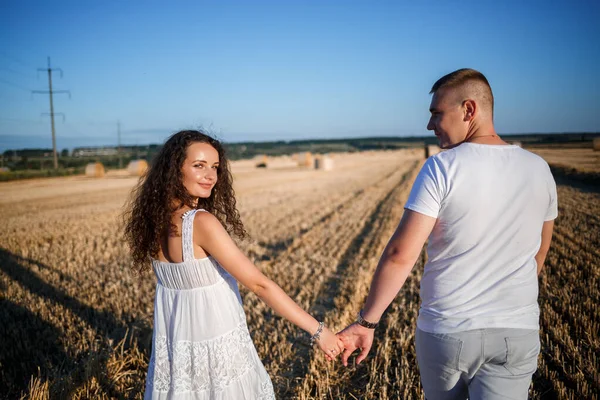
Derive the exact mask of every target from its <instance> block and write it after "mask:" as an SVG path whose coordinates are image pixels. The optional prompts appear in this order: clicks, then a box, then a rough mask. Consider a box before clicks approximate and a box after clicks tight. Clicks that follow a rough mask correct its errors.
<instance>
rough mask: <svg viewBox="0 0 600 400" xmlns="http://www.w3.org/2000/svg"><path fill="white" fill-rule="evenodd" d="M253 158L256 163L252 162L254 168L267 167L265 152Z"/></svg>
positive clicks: (267, 160)
mask: <svg viewBox="0 0 600 400" xmlns="http://www.w3.org/2000/svg"><path fill="white" fill-rule="evenodd" d="M254 159H255V160H256V164H254V166H255V167H256V168H267V166H268V165H269V157H267V155H266V154H262V155H260V156H256V157H255V158H254Z"/></svg>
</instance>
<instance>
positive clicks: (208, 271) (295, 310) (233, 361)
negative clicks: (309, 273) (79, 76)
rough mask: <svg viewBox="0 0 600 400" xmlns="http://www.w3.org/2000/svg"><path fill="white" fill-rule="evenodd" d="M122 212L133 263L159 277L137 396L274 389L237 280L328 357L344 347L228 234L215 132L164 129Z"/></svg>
mask: <svg viewBox="0 0 600 400" xmlns="http://www.w3.org/2000/svg"><path fill="white" fill-rule="evenodd" d="M125 216H126V227H125V237H126V239H127V242H128V244H129V246H130V248H131V251H132V254H133V265H134V267H135V268H137V269H138V270H140V271H143V270H146V269H147V268H148V266H149V264H151V265H152V267H153V269H154V272H155V274H156V277H157V281H158V284H157V286H156V298H155V304H154V333H153V346H152V355H151V358H150V365H149V369H148V376H147V380H146V394H145V398H147V399H163V398H169V399H171V398H177V399H192V398H193V399H236V400H237V399H244V400H251V399H273V398H274V392H273V386H272V384H271V380H270V378H269V376H268V374H267V372H266V371H265V369H264V367H263V365H262V363H261V361H260V359H259V358H258V354H257V353H256V349H255V347H254V345H253V343H252V341H251V338H250V335H249V333H248V328H247V325H246V319H245V317H246V316H245V314H244V310H243V308H242V301H241V297H240V294H239V291H238V287H237V282H238V281H239V282H240V283H242V284H243V285H244V286H246V287H247V288H248V289H249V290H251V291H252V292H254V293H255V294H256V295H257V296H258V297H259V298H261V299H262V300H263V301H264V302H265V303H267V304H268V305H269V306H270V307H272V308H273V310H274V311H276V312H277V313H278V314H279V315H281V316H283V317H284V318H286V319H288V320H289V321H291V322H292V323H294V324H295V325H297V326H298V327H300V328H301V329H303V330H305V331H306V332H308V333H309V334H310V335H311V342H312V341H316V342H317V343H318V345H319V347H320V349H321V350H323V351H324V352H325V354H326V356H327V357H328V359H333V358H335V357H336V356H337V355H339V354H340V353H341V351H342V350H343V344H342V342H341V341H340V340H339V339H338V338H337V337H336V336H335V335H334V334H333V332H331V331H330V330H329V329H327V328H325V327H323V323H321V322H318V321H317V320H316V319H314V318H313V317H312V316H310V315H309V314H308V313H306V312H305V311H304V310H302V309H301V308H300V307H299V306H298V305H297V304H296V303H295V302H294V301H293V300H292V299H291V298H290V297H289V296H287V295H286V294H285V293H284V292H283V290H282V289H281V288H280V287H279V286H277V284H275V283H274V282H273V281H271V280H270V279H269V278H267V277H266V276H264V275H263V274H262V273H261V272H260V271H259V270H258V269H257V268H256V267H255V266H254V265H253V264H252V262H251V261H250V260H248V258H247V257H246V256H245V255H244V254H243V253H242V252H241V251H240V249H239V248H238V247H237V246H236V244H235V243H234V241H233V240H232V239H231V237H230V236H229V233H232V234H236V235H237V236H239V237H244V236H245V235H246V232H245V230H244V227H243V225H242V222H241V220H240V216H239V213H238V211H237V209H236V201H235V197H234V192H233V188H232V176H231V173H230V171H229V165H228V162H227V159H226V157H225V153H224V150H223V147H222V145H221V143H219V142H218V141H217V140H215V139H213V138H211V137H210V136H208V135H206V134H204V133H202V132H199V131H181V132H178V133H176V134H174V135H172V136H171V137H170V138H169V139H168V140H167V142H166V143H165V145H164V146H163V147H162V149H161V150H160V152H159V154H158V155H157V157H156V159H155V160H154V162H153V165H152V167H151V168H150V169H149V170H148V172H147V174H146V177H145V179H143V180H142V181H141V182H140V184H139V185H138V187H137V188H136V189H135V191H134V193H133V197H132V200H131V203H130V204H129V207H128V209H127V211H126V214H125ZM228 232H229V233H228Z"/></svg>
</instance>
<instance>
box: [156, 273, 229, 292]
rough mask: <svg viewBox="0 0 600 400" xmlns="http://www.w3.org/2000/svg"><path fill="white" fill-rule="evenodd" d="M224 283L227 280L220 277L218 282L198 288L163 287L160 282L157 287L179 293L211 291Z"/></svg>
mask: <svg viewBox="0 0 600 400" xmlns="http://www.w3.org/2000/svg"><path fill="white" fill-rule="evenodd" d="M223 282H226V280H225V279H224V278H223V277H222V276H220V275H219V278H218V280H217V282H215V283H212V284H210V285H205V286H196V287H193V288H171V287H168V286H165V285H163V284H162V283H160V282H156V285H157V286H160V287H162V288H163V289H166V290H168V291H171V292H179V291H181V292H192V291H195V290H203V289H210V288H212V287H215V286H217V285H221V284H222V283H223Z"/></svg>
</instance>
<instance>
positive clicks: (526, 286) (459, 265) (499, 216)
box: [405, 143, 558, 333]
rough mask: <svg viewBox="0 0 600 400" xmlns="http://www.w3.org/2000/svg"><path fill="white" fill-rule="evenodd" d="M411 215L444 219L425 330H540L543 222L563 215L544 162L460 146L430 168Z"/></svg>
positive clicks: (423, 311)
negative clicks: (539, 261) (539, 273)
mask: <svg viewBox="0 0 600 400" xmlns="http://www.w3.org/2000/svg"><path fill="white" fill-rule="evenodd" d="M405 208H407V209H409V210H413V211H416V212H418V213H421V214H425V215H428V216H430V217H434V218H437V221H436V223H435V226H434V228H433V231H432V232H431V235H430V236H429V244H428V247H427V255H428V261H427V263H426V264H425V269H424V272H423V278H422V279H421V308H420V310H419V317H418V320H417V326H418V327H419V328H420V329H421V330H424V331H426V332H432V333H452V332H461V331H467V330H472V329H483V328H522V329H538V328H539V323H538V321H539V307H538V303H537V296H538V281H537V264H536V261H535V258H534V257H535V255H536V254H537V252H538V250H539V248H540V244H541V235H542V225H543V223H544V221H550V220H553V219H555V218H556V217H557V215H558V208H557V195H556V185H555V183H554V178H553V177H552V173H551V172H550V168H549V167H548V164H547V163H546V162H545V161H544V160H543V159H542V158H541V157H539V156H537V155H535V154H533V153H530V152H528V151H526V150H523V149H521V148H520V147H518V146H511V145H504V146H502V145H484V144H476V143H464V144H461V145H460V146H457V147H455V148H453V149H451V150H447V151H444V152H442V153H439V154H436V155H434V156H432V157H430V158H429V159H428V160H427V161H426V162H425V165H424V166H423V168H422V169H421V171H420V172H419V175H418V177H417V179H416V181H415V183H414V185H413V188H412V190H411V193H410V196H409V198H408V201H407V203H406V205H405Z"/></svg>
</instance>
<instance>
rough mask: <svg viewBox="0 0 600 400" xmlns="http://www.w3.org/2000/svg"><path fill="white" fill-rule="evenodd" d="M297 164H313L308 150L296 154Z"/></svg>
mask: <svg viewBox="0 0 600 400" xmlns="http://www.w3.org/2000/svg"><path fill="white" fill-rule="evenodd" d="M297 160H298V166H300V167H312V166H313V163H314V161H313V156H312V154H311V153H310V151H307V152H304V153H298V155H297Z"/></svg>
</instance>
